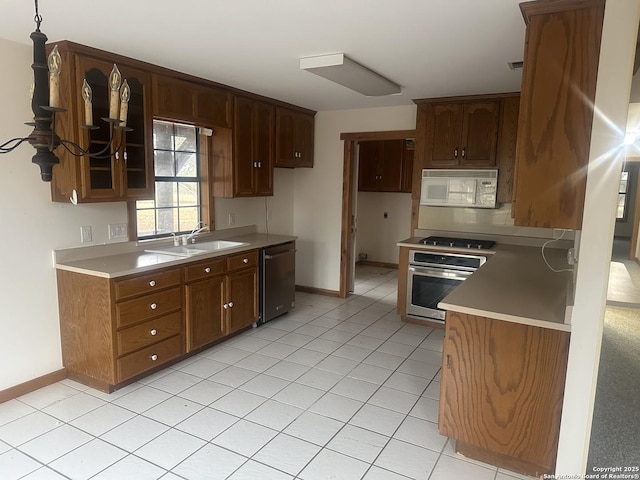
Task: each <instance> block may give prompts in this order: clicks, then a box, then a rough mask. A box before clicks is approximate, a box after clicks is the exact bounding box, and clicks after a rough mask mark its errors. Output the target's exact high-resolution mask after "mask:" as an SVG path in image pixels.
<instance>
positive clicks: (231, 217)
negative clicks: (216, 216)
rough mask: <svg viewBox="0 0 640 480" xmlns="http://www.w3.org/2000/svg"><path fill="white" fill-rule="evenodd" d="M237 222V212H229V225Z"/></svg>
mask: <svg viewBox="0 0 640 480" xmlns="http://www.w3.org/2000/svg"><path fill="white" fill-rule="evenodd" d="M235 223H236V214H235V213H230V214H229V226H231V225H233V224H235Z"/></svg>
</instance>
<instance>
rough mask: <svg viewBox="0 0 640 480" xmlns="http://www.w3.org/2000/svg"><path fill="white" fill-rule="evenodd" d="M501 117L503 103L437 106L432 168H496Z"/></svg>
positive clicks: (434, 123)
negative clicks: (501, 104) (499, 120)
mask: <svg viewBox="0 0 640 480" xmlns="http://www.w3.org/2000/svg"><path fill="white" fill-rule="evenodd" d="M499 117H500V102H499V101H486V102H473V103H443V104H436V105H434V107H433V119H432V121H433V130H432V131H433V137H432V140H431V145H432V149H431V155H430V157H429V163H428V166H429V168H438V167H443V168H451V167H466V168H469V167H471V168H473V167H493V166H495V165H496V145H497V137H498V119H499Z"/></svg>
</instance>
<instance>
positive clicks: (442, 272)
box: [409, 266, 473, 280]
mask: <svg viewBox="0 0 640 480" xmlns="http://www.w3.org/2000/svg"><path fill="white" fill-rule="evenodd" d="M409 271H410V272H413V273H417V274H422V275H427V276H429V277H435V278H451V279H454V280H464V279H466V278H467V277H468V276H469V275H471V274H472V273H473V272H461V271H458V270H446V269H434V268H424V267H414V266H410V267H409Z"/></svg>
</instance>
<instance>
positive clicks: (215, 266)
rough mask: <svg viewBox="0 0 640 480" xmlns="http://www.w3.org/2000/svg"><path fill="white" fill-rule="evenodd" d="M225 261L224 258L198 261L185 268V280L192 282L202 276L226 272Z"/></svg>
mask: <svg viewBox="0 0 640 480" xmlns="http://www.w3.org/2000/svg"><path fill="white" fill-rule="evenodd" d="M224 266H225V262H224V259H223V258H212V259H211V260H208V261H206V262H198V263H196V264H193V265H189V266H187V267H185V269H184V281H185V282H191V281H193V280H200V279H201V278H206V277H212V276H214V275H220V274H221V273H224Z"/></svg>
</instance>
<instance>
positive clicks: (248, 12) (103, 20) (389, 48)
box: [0, 0, 525, 110]
mask: <svg viewBox="0 0 640 480" xmlns="http://www.w3.org/2000/svg"><path fill="white" fill-rule="evenodd" d="M518 4H519V0H375V1H371V0H224V1H223V0H209V1H204V0H200V1H197V0H180V1H171V2H170V1H166V0H135V1H131V0H109V1H108V2H106V1H105V2H88V1H87V0H55V1H54V0H40V1H39V10H40V14H41V15H42V17H43V22H42V26H41V30H42V31H43V32H44V33H46V34H47V36H48V37H49V40H51V41H56V40H71V41H73V42H77V43H81V44H85V45H89V46H92V47H96V48H100V49H103V50H108V51H111V52H114V53H118V54H122V55H125V56H128V57H132V58H136V59H139V60H144V61H147V62H150V63H154V64H157V65H162V66H164V67H168V68H171V69H174V70H178V71H181V72H185V73H189V74H192V75H196V76H198V77H202V78H206V79H210V80H214V81H216V82H219V83H223V84H226V85H232V86H234V87H237V88H240V89H243V90H248V91H251V92H254V93H258V94H261V95H265V96H267V97H271V98H275V99H279V100H282V101H285V102H289V103H292V104H295V105H300V106H303V107H306V108H310V109H313V110H337V109H351V108H369V107H383V106H394V105H410V104H412V101H411V100H412V99H414V98H428V97H442V96H455V95H468V94H483V93H497V92H510V91H519V90H520V82H521V71H519V70H516V71H512V70H510V69H509V67H508V66H507V62H510V61H519V60H522V56H523V48H524V30H525V25H524V21H523V19H522V15H521V13H520V9H519V7H518ZM33 17H34V4H33V2H31V1H29V0H20V1H18V0H0V37H1V38H5V39H7V40H12V41H15V42H19V43H23V44H30V43H31V41H30V39H29V34H30V33H31V32H32V31H33V30H34V29H35V24H34V21H33ZM329 53H345V54H346V55H348V56H349V57H350V58H352V59H353V60H355V61H357V62H359V63H361V64H363V65H365V66H367V67H368V68H370V69H372V70H374V71H376V72H378V73H380V74H382V75H383V76H385V77H387V78H389V79H390V80H392V81H394V82H396V83H398V84H400V85H401V86H402V93H401V94H400V95H393V96H386V97H365V96H363V95H361V94H359V93H356V92H354V91H352V90H349V89H347V88H346V87H343V86H340V85H337V84H334V83H332V82H330V81H329V80H326V79H324V78H322V77H319V76H317V75H314V74H312V73H309V72H307V71H304V70H300V67H299V59H300V58H301V57H307V56H314V55H324V54H329Z"/></svg>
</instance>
